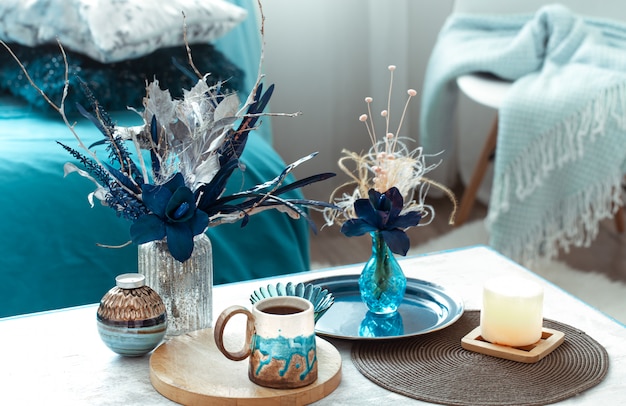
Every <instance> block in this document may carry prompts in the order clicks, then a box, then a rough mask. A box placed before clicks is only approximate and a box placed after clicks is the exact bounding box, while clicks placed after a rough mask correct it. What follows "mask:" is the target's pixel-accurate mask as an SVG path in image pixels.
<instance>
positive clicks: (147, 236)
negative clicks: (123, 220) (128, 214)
mask: <svg viewBox="0 0 626 406" xmlns="http://www.w3.org/2000/svg"><path fill="white" fill-rule="evenodd" d="M164 237H165V224H164V223H163V221H162V220H161V219H160V218H158V217H157V216H156V215H154V214H148V215H145V216H142V217H139V218H138V219H137V220H135V222H134V223H133V224H131V226H130V238H131V239H132V241H133V243H135V244H144V243H147V242H150V241H157V240H162V239H163V238H164Z"/></svg>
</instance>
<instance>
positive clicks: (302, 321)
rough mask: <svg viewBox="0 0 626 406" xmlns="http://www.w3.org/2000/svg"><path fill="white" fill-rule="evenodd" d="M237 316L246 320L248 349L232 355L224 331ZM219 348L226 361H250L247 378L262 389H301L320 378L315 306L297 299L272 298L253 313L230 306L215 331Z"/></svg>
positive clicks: (257, 307) (253, 309) (259, 302)
mask: <svg viewBox="0 0 626 406" xmlns="http://www.w3.org/2000/svg"><path fill="white" fill-rule="evenodd" d="M236 314H244V315H246V317H247V323H246V337H245V346H244V348H242V349H241V350H239V351H237V352H231V351H229V350H228V349H226V348H225V346H224V328H225V327H226V324H227V323H228V321H229V320H230V319H231V317H233V316H234V315H236ZM213 334H214V337H215V344H216V345H217V348H218V349H219V350H220V351H221V352H222V354H224V355H225V356H226V357H227V358H229V359H231V360H234V361H241V360H244V359H246V358H249V359H250V361H249V366H248V378H249V379H250V380H251V381H252V382H254V383H256V384H258V385H261V386H265V387H269V388H277V389H292V388H299V387H302V386H306V385H309V384H311V383H312V382H314V381H315V380H316V379H317V353H316V348H315V322H314V320H313V304H311V302H310V301H308V300H306V299H303V298H300V297H295V296H277V297H269V298H266V299H263V300H260V301H258V302H256V303H255V304H254V305H253V306H252V310H248V309H246V308H245V307H243V306H231V307H229V308H228V309H226V310H224V311H223V312H222V313H221V314H220V316H219V317H218V319H217V322H216V323H215V329H214V331H213Z"/></svg>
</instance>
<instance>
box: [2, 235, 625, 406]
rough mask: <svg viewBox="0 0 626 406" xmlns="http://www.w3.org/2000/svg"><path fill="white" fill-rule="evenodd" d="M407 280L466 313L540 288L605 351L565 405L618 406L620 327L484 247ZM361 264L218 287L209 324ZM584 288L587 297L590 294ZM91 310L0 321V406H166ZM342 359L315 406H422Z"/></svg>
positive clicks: (343, 347)
mask: <svg viewBox="0 0 626 406" xmlns="http://www.w3.org/2000/svg"><path fill="white" fill-rule="evenodd" d="M401 264H402V268H403V270H404V271H405V273H406V275H407V276H408V277H413V278H418V279H424V280H428V281H431V282H433V283H436V284H439V285H442V286H444V287H445V288H446V290H450V291H451V292H455V294H457V295H459V296H460V297H461V298H462V299H463V300H464V302H465V308H466V309H480V306H481V298H482V285H483V283H484V282H485V281H486V280H488V279H490V278H493V277H495V276H500V275H504V274H506V275H527V276H528V275H531V276H532V277H535V278H537V280H539V281H540V282H541V283H542V284H543V285H544V287H545V299H544V316H545V317H546V318H550V319H553V320H557V321H560V322H562V323H566V324H569V325H571V326H573V327H576V328H578V329H580V330H582V331H584V332H586V333H587V334H588V335H589V336H591V337H592V338H594V339H595V340H597V341H598V342H599V343H600V344H602V345H603V346H604V347H605V348H606V349H607V351H608V353H609V357H610V366H609V372H608V375H607V376H606V378H605V380H604V381H603V382H602V383H600V384H599V385H598V386H595V387H594V388H592V389H590V390H588V391H586V392H584V393H583V394H581V395H580V396H577V397H574V398H571V399H568V400H566V401H564V402H561V403H560V404H564V405H594V406H595V405H607V406H608V405H617V404H623V403H620V402H626V327H625V326H624V325H622V324H620V323H618V322H617V321H615V320H613V319H611V318H610V317H608V316H606V315H604V314H603V313H601V312H599V311H598V310H596V309H593V308H591V307H590V306H589V305H587V304H585V303H583V302H582V301H580V300H578V299H577V298H575V297H573V296H571V295H569V294H568V293H566V292H564V291H562V290H561V289H559V288H558V287H556V286H554V285H552V284H551V283H550V282H547V281H545V280H544V279H541V278H539V277H538V276H536V275H534V274H532V273H531V272H530V271H528V270H526V269H525V268H523V267H521V266H519V265H517V264H515V263H513V262H512V261H510V260H508V259H507V258H505V257H503V256H501V255H499V254H498V253H496V252H495V251H493V250H491V249H489V248H487V247H483V246H476V247H469V248H466V249H461V250H453V251H446V252H440V253H434V254H430V255H425V256H416V257H410V258H406V259H403V260H402V262H401ZM361 268H362V264H357V265H353V266H345V267H339V268H332V269H326V270H320V271H315V272H309V273H302V274H294V275H289V276H287V277H281V278H269V279H263V280H256V281H251V282H245V283H235V284H229V285H222V286H216V287H215V289H214V312H215V313H214V318H215V317H217V315H218V314H219V313H220V312H221V311H222V310H223V309H224V308H226V307H227V306H229V305H231V304H243V305H249V295H250V293H251V292H252V291H253V290H254V289H256V288H258V287H260V286H263V285H267V284H268V283H275V282H278V281H285V282H286V281H293V282H298V281H306V280H309V279H312V278H318V277H326V276H332V275H341V274H357V273H359V272H360V271H361ZM589 289H593V286H590V287H589ZM96 309H97V305H89V306H82V307H76V308H70V309H63V310H59V311H52V312H45V313H38V314H33V315H27V316H20V317H12V318H5V319H0V337H1V338H0V343H1V349H0V388H1V390H0V404H3V405H13V404H19V405H39V404H55V405H56V404H64V405H120V404H122V405H127V406H128V405H167V404H173V403H172V402H170V401H169V400H168V399H166V398H164V397H163V396H161V395H160V394H159V393H158V392H156V391H155V390H154V389H153V387H152V385H151V384H150V379H149V365H148V362H149V357H148V356H145V357H141V358H124V357H121V356H118V355H117V354H115V353H113V352H111V351H110V350H109V349H108V348H107V347H106V346H105V345H104V344H103V343H102V341H101V340H100V337H99V336H98V332H97V330H96ZM331 342H332V343H333V344H334V345H335V346H336V347H337V348H338V349H339V350H340V352H341V355H342V358H343V378H342V382H341V384H340V385H339V387H338V388H337V389H336V390H335V391H334V392H333V393H331V394H330V396H328V397H326V398H325V399H323V400H321V401H320V402H318V403H319V404H323V405H338V404H341V405H350V404H358V405H366V404H367V405H369V404H373V405H374V404H375V405H381V404H391V402H393V403H394V404H424V403H422V402H419V401H416V400H413V399H409V398H406V397H404V396H402V395H397V394H395V393H392V392H389V391H387V390H385V389H382V388H380V387H378V386H376V385H375V384H373V383H371V382H370V381H369V380H367V379H366V378H365V377H363V376H362V375H361V374H360V373H359V372H358V371H357V370H356V368H355V367H354V366H353V364H352V361H351V359H350V346H351V343H350V342H347V341H343V340H331Z"/></svg>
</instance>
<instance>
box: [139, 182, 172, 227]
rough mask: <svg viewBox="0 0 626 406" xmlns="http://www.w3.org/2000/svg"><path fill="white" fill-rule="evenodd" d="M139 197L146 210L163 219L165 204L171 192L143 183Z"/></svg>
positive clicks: (161, 187) (170, 196)
mask: <svg viewBox="0 0 626 406" xmlns="http://www.w3.org/2000/svg"><path fill="white" fill-rule="evenodd" d="M141 196H142V200H143V203H144V204H145V205H146V207H147V208H148V210H150V211H151V212H152V213H154V214H156V215H157V216H159V217H161V218H165V210H166V209H167V203H168V202H169V201H170V199H171V198H172V192H171V191H170V190H169V189H167V188H165V187H163V186H160V185H159V186H155V185H150V184H147V183H144V184H143V185H141Z"/></svg>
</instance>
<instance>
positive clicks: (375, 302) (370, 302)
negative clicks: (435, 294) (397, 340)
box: [359, 232, 406, 314]
mask: <svg viewBox="0 0 626 406" xmlns="http://www.w3.org/2000/svg"><path fill="white" fill-rule="evenodd" d="M371 235H372V256H371V257H370V259H369V261H367V263H366V264H365V267H364V268H363V271H362V272H361V276H360V277H359V289H360V291H361V299H362V300H363V302H364V303H365V304H366V305H367V308H368V309H369V310H370V312H372V313H375V314H391V313H393V312H395V311H397V310H398V307H399V306H400V303H402V300H403V299H404V293H405V292H406V277H405V276H404V273H403V272H402V268H401V267H400V264H398V261H397V260H396V258H395V257H394V256H393V253H392V252H391V250H390V249H389V247H388V246H387V244H386V243H385V240H384V239H383V238H382V236H381V234H380V233H379V232H374V233H371Z"/></svg>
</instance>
